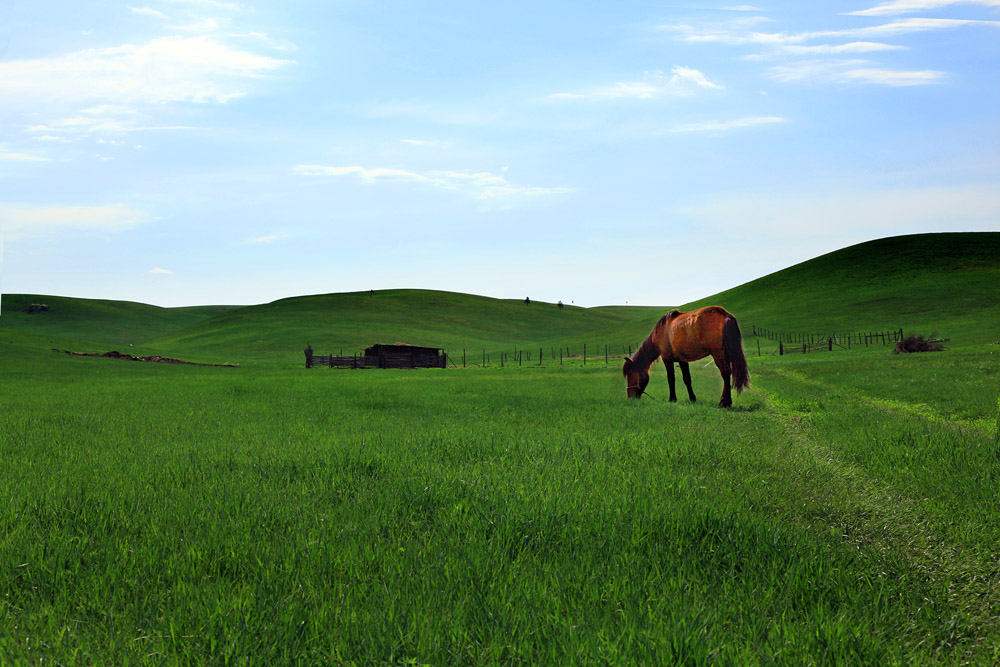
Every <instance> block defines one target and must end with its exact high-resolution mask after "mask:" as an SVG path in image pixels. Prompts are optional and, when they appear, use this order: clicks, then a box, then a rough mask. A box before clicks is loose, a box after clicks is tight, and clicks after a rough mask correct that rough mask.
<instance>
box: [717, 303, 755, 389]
mask: <svg viewBox="0 0 1000 667" xmlns="http://www.w3.org/2000/svg"><path fill="white" fill-rule="evenodd" d="M722 351H723V352H724V353H725V355H726V365H727V366H729V373H730V375H731V376H732V382H733V387H734V388H735V389H736V391H737V392H741V391H743V390H744V389H746V388H747V387H749V386H750V369H749V368H747V358H746V356H745V355H744V354H743V334H742V333H740V325H739V323H738V322H737V321H736V318H735V317H733V316H732V315H727V316H726V320H725V322H724V323H723V325H722Z"/></svg>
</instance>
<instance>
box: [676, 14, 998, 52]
mask: <svg viewBox="0 0 1000 667" xmlns="http://www.w3.org/2000/svg"><path fill="white" fill-rule="evenodd" d="M974 25H981V26H985V27H994V28H1000V21H981V20H971V19H941V18H912V19H899V20H898V21H891V22H889V23H883V24H881V25H874V26H860V27H857V28H845V29H842V30H808V31H802V32H757V31H753V30H748V29H746V28H745V26H743V25H741V24H739V23H727V24H721V25H718V24H717V25H708V26H693V25H690V24H671V25H662V26H660V27H659V30H661V31H664V32H672V33H675V34H677V35H678V38H679V39H680V40H681V41H685V42H693V43H717V44H726V45H729V46H743V45H758V46H773V47H782V46H786V45H789V44H802V43H804V42H808V41H811V40H815V39H826V38H830V37H833V38H846V39H855V38H860V39H864V38H870V37H891V36H896V35H905V34H910V33H917V32H927V31H929V30H948V29H954V28H960V27H964V26H974Z"/></svg>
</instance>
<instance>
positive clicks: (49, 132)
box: [28, 104, 196, 142]
mask: <svg viewBox="0 0 1000 667" xmlns="http://www.w3.org/2000/svg"><path fill="white" fill-rule="evenodd" d="M192 129H196V128H194V127H192V126H189V125H156V124H154V123H151V122H149V118H147V117H146V115H145V114H144V113H142V112H140V111H139V110H138V109H136V108H133V107H128V106H123V105H117V104H102V105H99V106H96V107H88V108H86V109H82V110H80V111H79V112H77V113H76V114H75V115H73V116H69V117H67V118H58V119H54V120H50V121H47V122H46V123H45V124H44V125H32V126H31V127H29V128H28V132H29V133H32V134H38V133H42V134H41V136H37V137H36V139H39V140H47V141H61V142H69V141H71V140H75V139H79V138H81V137H83V136H87V135H102V134H104V135H107V134H124V133H128V132H152V131H172V130H192Z"/></svg>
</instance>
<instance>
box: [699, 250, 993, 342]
mask: <svg viewBox="0 0 1000 667" xmlns="http://www.w3.org/2000/svg"><path fill="white" fill-rule="evenodd" d="M710 303H717V304H719V305H722V306H725V307H726V308H727V309H729V310H730V311H731V312H733V313H735V314H737V316H738V317H739V319H740V322H741V325H742V328H743V332H744V335H747V334H749V333H750V332H751V331H752V325H753V324H756V325H758V326H762V327H767V328H769V329H772V330H777V331H782V332H797V333H815V334H830V333H835V332H857V331H867V330H886V329H888V330H893V329H899V328H902V329H903V330H904V332H905V333H907V334H909V333H919V334H924V335H928V334H931V333H934V332H937V333H938V334H940V335H941V336H946V337H949V338H950V339H951V340H952V343H953V344H976V343H984V342H994V341H997V340H1000V233H997V232H968V233H942V234H914V235H909V236H895V237H891V238H886V239H880V240H877V241H869V242H867V243H861V244H859V245H854V246H850V247H847V248H843V249H841V250H837V251H835V252H832V253H829V254H826V255H822V256H820V257H817V258H815V259H811V260H809V261H806V262H803V263H801V264H796V265H795V266H792V267H789V268H787V269H784V270H782V271H778V272H776V273H772V274H770V275H767V276H764V277H762V278H758V279H757V280H754V281H751V282H749V283H746V284H743V285H740V286H739V287H734V288H733V289H730V290H726V291H725V292H721V293H719V294H715V295H713V296H710V297H708V298H705V299H700V300H698V301H695V302H692V303H689V304H685V305H684V306H683V307H682V309H684V310H689V309H691V308H696V307H699V306H704V305H708V304H710Z"/></svg>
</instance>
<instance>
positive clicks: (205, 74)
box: [0, 0, 1000, 306]
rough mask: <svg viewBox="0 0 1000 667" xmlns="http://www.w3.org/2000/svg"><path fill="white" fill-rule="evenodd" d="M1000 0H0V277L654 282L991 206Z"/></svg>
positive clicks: (723, 284)
mask: <svg viewBox="0 0 1000 667" xmlns="http://www.w3.org/2000/svg"><path fill="white" fill-rule="evenodd" d="M998 83H1000V0H966V1H964V2H959V1H949V0H888V1H883V2H879V0H870V1H867V2H866V1H863V0H858V1H849V0H843V1H839V2H833V1H823V0H818V1H811V2H790V1H783V2H767V3H763V2H760V3H758V2H755V3H753V4H727V3H726V2H724V1H723V2H705V1H704V0H691V1H690V2H678V3H674V2H630V1H623V2H617V3H603V2H602V3H597V2H579V1H577V2H562V1H556V2H537V1H535V2H520V1H517V0H514V1H508V2H503V3H475V2H473V3H470V2H436V1H433V0H432V1H429V2H422V3H417V2H397V1H395V0H380V1H378V2H375V1H362V0H343V1H337V0H330V1H324V2H319V1H308V0H288V1H286V2H280V3H279V2H269V3H265V2H244V1H243V0H136V2H135V3H119V2H112V1H104V2H84V1H80V0H73V1H71V2H70V1H66V0H62V1H55V0H31V1H30V2H28V1H18V0H15V1H14V2H13V3H11V2H8V3H3V4H2V5H0V230H2V234H3V237H2V251H0V253H2V254H0V289H2V290H3V291H4V292H8V293H11V292H16V293H24V292H27V293H41V294H57V295H68V296H81V297H93V298H109V299H126V300H133V301H141V302H145V303H153V304H158V305H164V306H177V305H197V304H248V303H263V302H267V301H271V300H274V299H278V298H282V297H287V296H295V295H300V294H315V293H325V292H341V291H354V290H367V289H381V288H395V287H419V288H430V289H445V290H453V291H461V292H469V293H474V294H483V295H487V296H495V297H502V298H524V297H525V296H530V297H531V298H532V299H536V300H547V301H556V300H563V301H565V302H566V303H571V302H572V303H576V304H577V305H588V306H590V305H602V304H622V303H630V304H650V305H665V306H666V305H677V304H681V303H684V302H686V301H690V300H693V299H697V298H700V297H703V296H706V295H710V294H713V293H715V292H718V291H721V290H723V289H727V288H729V287H733V286H735V285H738V284H741V283H743V282H746V281H749V280H752V279H754V278H757V277H760V276H762V275H765V274H767V273H770V272H773V271H776V270H779V269H782V268H785V267H787V266H790V265H792V264H795V263H798V262H801V261H804V260H806V259H809V258H811V257H815V256H817V255H819V254H822V253H825V252H829V251H832V250H835V249H838V248H841V247H844V246H846V245H850V244H853V243H858V242H861V241H865V240H869V239H874V238H880V237H884V236H892V235H897V234H905V233H913V232H931V231H976V230H997V229H1000V85H998Z"/></svg>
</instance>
